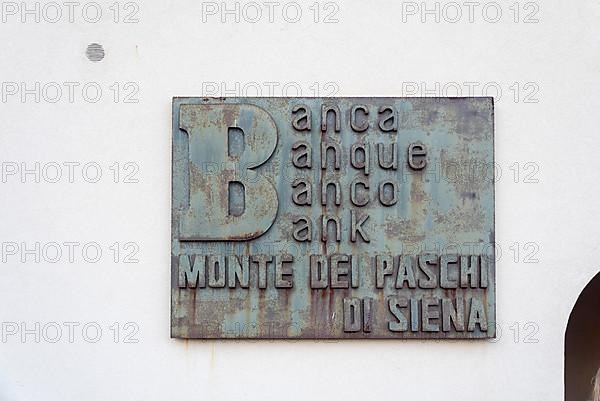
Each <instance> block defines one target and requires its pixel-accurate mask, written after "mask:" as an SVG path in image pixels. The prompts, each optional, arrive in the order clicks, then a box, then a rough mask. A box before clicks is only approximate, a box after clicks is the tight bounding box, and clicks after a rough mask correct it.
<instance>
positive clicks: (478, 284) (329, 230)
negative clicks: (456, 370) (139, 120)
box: [171, 97, 496, 339]
mask: <svg viewBox="0 0 600 401" xmlns="http://www.w3.org/2000/svg"><path fill="white" fill-rule="evenodd" d="M494 171H495V170H494V111H493V100H492V98H484V97H482V98H219V99H212V98H174V99H173V171H172V174H173V177H172V178H173V182H172V191H173V192H172V227H171V236H172V237H171V302H172V303H171V335H172V337H180V338H340V339H345V338H348V339H352V338H355V339H358V338H400V339H409V338H449V339H459V338H491V337H494V336H495V328H496V311H495V254H494Z"/></svg>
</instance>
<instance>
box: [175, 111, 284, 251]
mask: <svg viewBox="0 0 600 401" xmlns="http://www.w3.org/2000/svg"><path fill="white" fill-rule="evenodd" d="M179 121H180V123H179V125H180V128H181V129H182V130H184V131H186V132H187V133H188V137H189V152H188V154H189V164H188V165H189V191H190V192H189V199H190V203H189V208H188V209H187V210H186V211H183V213H182V216H181V223H180V227H179V232H180V240H182V241H241V240H249V239H252V238H256V237H258V236H260V235H262V234H264V233H265V232H266V231H267V230H268V229H269V227H271V225H272V224H273V222H274V221H275V217H276V215H277V208H278V200H277V192H276V190H275V187H274V186H273V184H271V183H270V182H269V181H268V180H267V179H266V178H265V177H263V176H261V175H258V174H254V175H253V176H252V178H251V179H249V178H248V173H249V170H252V169H254V168H256V167H258V166H260V165H262V164H263V163H265V162H266V161H267V160H269V158H270V157H271V155H272V154H273V152H274V151H275V147H276V146H277V127H276V125H275V122H274V121H273V119H272V118H271V116H270V115H269V114H268V113H267V112H266V111H265V110H263V109H261V108H259V107H256V106H252V105H240V104H227V105H210V104H207V105H203V104H184V105H182V106H181V109H180V115H179ZM231 129H236V130H238V132H239V131H241V133H243V140H242V141H236V143H237V144H238V145H239V146H238V148H239V149H238V151H237V152H233V151H232V149H233V148H234V146H233V145H234V144H230V143H229V139H230V135H229V132H230V130H231ZM238 139H240V138H238ZM232 183H235V184H234V185H237V188H238V189H239V188H241V189H242V192H241V194H243V196H242V197H241V199H242V200H243V206H242V207H241V209H242V211H241V212H240V213H234V212H232V210H231V208H230V206H231V202H232V201H231V198H232V196H233V195H234V194H233V193H232V191H231V190H230V189H231V188H232ZM238 195H240V194H238ZM238 200H239V199H238Z"/></svg>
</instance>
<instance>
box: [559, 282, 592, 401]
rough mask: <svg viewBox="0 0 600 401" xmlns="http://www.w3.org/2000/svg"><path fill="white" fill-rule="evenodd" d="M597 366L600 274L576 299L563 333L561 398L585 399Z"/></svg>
mask: <svg viewBox="0 0 600 401" xmlns="http://www.w3.org/2000/svg"><path fill="white" fill-rule="evenodd" d="M598 368H600V274H598V275H596V277H594V278H593V279H592V281H590V283H589V284H588V285H587V286H586V287H585V288H584V290H583V292H582V293H581V295H580V296H579V299H577V302H576V303H575V306H574V307H573V311H571V316H570V317H569V323H568V325H567V332H566V334H565V401H587V400H589V399H590V393H591V391H592V380H593V378H594V376H595V374H596V372H597V371H598Z"/></svg>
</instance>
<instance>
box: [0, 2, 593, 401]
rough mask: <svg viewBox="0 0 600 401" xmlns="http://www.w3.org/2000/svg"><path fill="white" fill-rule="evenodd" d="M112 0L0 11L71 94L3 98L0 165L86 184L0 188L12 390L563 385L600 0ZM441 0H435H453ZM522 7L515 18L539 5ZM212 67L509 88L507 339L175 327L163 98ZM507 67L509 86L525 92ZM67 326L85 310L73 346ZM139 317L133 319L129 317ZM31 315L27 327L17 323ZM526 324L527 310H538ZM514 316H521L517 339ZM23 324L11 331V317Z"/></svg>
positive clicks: (501, 119)
mask: <svg viewBox="0 0 600 401" xmlns="http://www.w3.org/2000/svg"><path fill="white" fill-rule="evenodd" d="M111 3H112V2H101V3H99V4H100V5H101V7H102V9H103V13H104V14H103V19H102V20H101V21H100V22H98V23H95V24H94V23H88V22H86V21H85V20H83V18H82V17H81V9H80V8H78V9H76V12H75V22H74V23H69V22H68V20H65V19H66V18H68V17H67V16H63V19H62V20H61V21H59V22H58V23H55V24H52V23H48V22H46V21H44V20H43V19H42V21H41V22H40V23H38V24H36V23H34V22H32V21H31V17H29V18H30V20H29V21H30V22H26V23H21V22H20V20H19V15H20V14H17V16H16V17H12V16H8V17H7V22H6V23H2V26H0V30H1V31H2V33H3V35H2V37H3V39H4V40H3V41H2V46H1V47H2V58H1V59H0V76H1V80H2V81H3V82H15V83H17V84H19V85H20V83H21V82H25V83H26V84H27V85H28V86H27V88H33V87H34V85H35V82H40V84H41V87H44V85H46V84H48V83H51V82H56V83H58V84H60V85H61V86H62V87H63V89H64V90H65V93H63V98H62V99H61V100H60V101H58V102H57V103H50V102H48V101H47V97H48V96H52V95H49V94H46V95H48V96H46V97H44V96H45V95H44V94H42V98H41V99H40V102H39V103H36V102H35V99H34V95H27V96H26V99H25V102H22V101H21V99H20V93H19V94H16V95H13V96H9V97H8V98H7V99H6V102H4V103H2V106H1V108H0V117H1V121H2V133H1V134H0V135H1V136H0V138H1V140H0V159H1V161H2V162H3V163H17V165H18V166H19V168H21V167H22V166H21V163H22V162H25V163H26V166H27V167H29V168H33V167H34V164H35V163H36V162H39V163H40V166H42V167H43V166H48V167H47V170H46V173H48V174H50V173H51V172H50V170H49V169H50V168H52V165H51V163H53V162H55V163H58V164H60V165H63V163H65V162H79V163H80V165H79V167H77V169H76V170H75V176H74V179H73V181H74V182H73V183H69V182H68V179H67V177H66V176H63V177H62V179H61V180H60V181H59V182H57V183H50V182H49V180H48V179H47V178H48V177H43V176H42V177H41V179H40V181H41V182H40V183H36V182H34V181H35V180H34V177H33V176H32V175H30V176H26V177H25V178H26V179H25V181H26V182H24V183H23V182H21V178H20V176H19V175H18V174H17V175H15V176H7V177H6V180H5V182H3V183H1V184H0V188H1V189H0V192H1V196H0V240H1V241H2V242H3V243H11V242H14V243H17V244H18V246H19V251H18V253H17V254H16V255H9V254H6V252H5V254H3V256H6V260H5V261H4V260H3V263H1V264H0V320H1V321H2V322H4V325H3V326H2V327H3V333H2V334H3V335H4V336H5V338H3V341H2V342H0V400H8V401H17V400H109V399H114V400H146V401H148V400H167V399H168V400H199V399H202V400H234V399H243V400H253V399H258V398H260V399H263V400H318V399H324V400H337V399H339V400H341V399H344V400H357V401H358V400H370V399H372V400H398V399H411V400H423V401H429V400H440V399H444V400H461V401H481V400H489V401H507V400H528V401H534V400H539V401H559V400H562V399H563V349H564V347H563V341H564V331H565V328H566V324H567V319H568V316H569V313H570V310H571V308H572V306H573V304H574V303H575V301H576V299H577V296H578V294H579V292H580V291H581V290H582V289H583V287H584V286H585V285H586V283H587V282H588V281H589V280H590V279H591V278H592V277H593V276H594V275H595V274H596V273H597V272H598V271H599V270H600V263H598V260H599V258H600V247H599V246H598V239H599V238H600V225H599V224H598V212H597V209H598V196H599V195H600V190H599V189H598V182H597V181H598V178H599V177H600V175H599V173H598V171H599V170H600V159H599V158H598V151H599V150H600V136H599V135H598V115H599V110H600V100H599V98H598V96H597V93H598V90H599V89H600V87H599V86H600V84H599V82H600V80H598V74H599V71H600V70H599V69H600V59H598V51H599V50H600V46H599V40H600V39H599V38H600V36H599V33H600V25H599V24H598V17H599V16H600V4H599V3H598V2H597V1H591V0H585V1H579V2H561V1H557V0H556V1H555V0H552V1H544V2H540V1H538V2H537V3H536V4H537V5H538V7H539V11H537V13H536V15H535V17H536V18H537V19H538V20H539V22H538V23H528V24H525V23H522V22H519V23H515V22H514V21H513V18H514V12H513V11H512V10H511V9H509V7H510V6H511V5H512V3H513V2H499V3H495V4H498V5H499V7H500V9H501V10H502V12H503V17H502V19H501V20H500V21H499V22H498V23H491V22H487V21H486V20H485V19H484V18H483V16H482V13H481V12H482V11H481V10H482V7H483V5H485V4H486V2H481V4H480V6H478V8H476V9H475V14H474V22H473V23H469V22H468V15H467V14H465V15H463V16H462V19H461V20H460V21H459V22H457V23H449V22H447V21H445V20H444V16H443V15H441V21H440V23H435V22H433V18H434V17H433V16H429V17H427V18H428V20H427V21H426V22H425V23H422V22H421V20H420V18H421V17H420V14H417V15H414V16H413V15H408V16H405V17H406V22H404V23H403V22H402V19H403V14H402V11H403V5H402V3H401V2H394V1H377V2H369V3H367V2H359V1H339V0H338V3H337V4H338V6H339V11H338V12H337V14H336V16H335V17H336V18H337V19H338V20H339V23H332V24H324V23H314V22H312V19H313V18H314V14H313V12H312V11H311V9H309V6H310V5H311V4H312V3H313V2H312V1H311V2H306V3H298V4H300V7H301V9H302V10H303V19H302V20H301V21H300V22H299V23H296V24H293V23H289V22H286V21H285V20H284V18H283V17H282V16H281V7H280V8H277V9H276V13H275V17H274V19H275V22H274V23H268V22H266V19H267V18H268V17H267V16H263V20H261V21H259V22H257V23H254V24H252V23H248V22H244V21H243V18H242V21H241V22H240V23H234V22H233V17H232V16H229V17H228V20H227V22H226V23H221V22H220V17H219V16H218V15H217V16H209V17H208V21H207V22H206V23H203V22H202V6H201V3H200V2H193V1H180V2H174V1H172V2H167V1H155V2H150V1H145V2H138V4H139V12H138V13H137V15H136V17H137V18H138V19H139V23H135V24H122V23H114V22H111V19H112V17H113V13H112V11H111V10H110V9H109V8H108V7H109V6H110V5H111ZM27 4H30V6H31V7H33V2H31V3H27ZM44 4H45V3H40V6H43V5H44ZM81 4H82V5H83V4H85V2H82V3H81ZM243 4H245V3H241V6H243ZM259 4H262V2H259ZM281 4H282V5H283V4H285V2H282V3H281ZM445 4H446V3H444V2H442V3H440V5H439V7H440V12H442V10H443V6H444V5H445ZM459 4H462V3H459ZM524 4H525V3H524V2H523V3H521V4H520V5H519V7H520V8H521V14H520V16H519V19H520V20H522V19H523V18H524V15H526V14H529V13H530V12H532V10H534V9H535V8H528V9H524V8H523V7H524ZM123 5H124V3H121V4H120V6H121V8H122V7H123ZM416 5H417V6H418V7H421V5H420V2H418V3H416ZM217 6H219V4H217ZM230 7H231V8H233V7H234V6H233V3H230ZM320 7H321V12H322V14H321V15H320V18H323V15H324V14H326V11H327V12H330V11H331V10H333V9H327V10H324V9H323V7H324V2H322V3H320ZM404 7H405V11H406V5H405V6H404ZM428 7H430V8H431V9H433V7H434V3H433V2H430V3H429V6H428ZM461 7H462V11H463V13H466V12H467V9H466V8H465V7H464V6H461ZM65 10H66V8H64V7H63V12H66V11H65ZM263 10H265V9H263ZM277 10H279V11H278V12H277ZM121 11H122V14H123V13H125V12H126V11H131V9H128V10H125V11H124V10H121ZM247 11H248V12H249V11H250V10H248V9H247ZM446 11H447V12H450V11H451V10H449V9H448V8H446ZM291 12H292V11H290V13H291ZM489 12H490V14H489V16H492V17H493V13H492V11H491V10H489ZM90 13H92V11H90ZM90 15H92V16H93V14H90ZM290 15H292V16H293V14H290ZM122 17H123V15H121V16H120V18H122ZM242 17H243V15H242ZM446 17H448V15H446ZM92 42H97V43H101V44H102V45H103V46H104V48H105V50H106V57H105V59H104V60H103V61H102V62H100V63H91V62H90V61H88V60H87V59H86V58H85V55H84V51H85V48H86V46H87V45H88V44H89V43H92ZM64 82H79V83H80V86H78V87H77V88H76V90H75V95H74V96H75V98H74V101H73V103H70V102H69V101H68V100H65V99H66V97H67V96H68V95H67V92H66V89H65V88H66V87H65V86H64V84H63V83H64ZM88 82H97V83H98V84H99V85H100V86H101V88H102V90H103V93H102V98H101V99H100V101H98V102H97V103H91V102H89V101H86V100H85V99H84V98H83V97H82V95H81V90H80V89H81V88H82V86H83V85H84V84H85V83H88ZM114 82H118V83H119V87H120V88H121V91H120V96H121V97H122V96H123V95H124V94H126V93H128V92H129V91H130V89H127V88H124V85H125V84H126V83H127V82H134V83H135V84H136V85H138V87H139V92H138V93H137V94H136V95H134V98H136V99H138V100H139V102H138V103H135V104H128V103H123V101H122V98H121V99H119V102H117V103H115V102H114V100H113V95H114V91H111V89H109V87H110V86H111V85H112V84H113V83H114ZM203 82H204V83H207V82H208V83H210V82H214V83H217V84H219V85H220V84H221V83H222V82H223V83H224V85H226V86H227V89H232V90H233V89H235V85H236V82H239V83H240V84H239V85H240V88H243V87H244V85H245V84H248V83H251V82H255V83H259V84H260V86H261V87H262V88H263V94H264V95H267V94H268V87H267V86H266V84H264V83H265V82H277V83H279V86H278V89H276V90H275V94H276V95H283V93H282V92H281V88H282V86H283V85H284V84H286V83H290V82H296V83H298V85H299V86H300V87H301V88H302V90H303V94H304V95H309V96H310V95H314V93H313V92H312V90H311V89H309V87H311V86H312V85H314V83H315V82H318V83H319V86H320V87H321V93H320V94H322V95H326V94H328V92H327V91H323V85H324V84H325V83H326V82H334V83H335V84H336V85H337V87H338V88H339V90H338V92H337V93H336V95H337V96H400V95H403V94H410V93H406V92H407V89H411V88H412V87H413V86H411V84H410V83H417V84H420V83H422V82H423V83H426V84H427V89H428V90H434V89H435V83H436V82H439V83H440V88H442V87H444V85H446V84H449V83H458V84H459V85H460V86H461V87H462V88H463V91H464V92H463V95H469V93H468V92H467V89H468V87H467V86H466V85H465V84H464V83H467V82H477V83H478V86H476V89H475V91H474V93H472V94H474V95H482V94H483V95H485V94H486V93H482V91H481V89H482V87H483V86H484V85H485V84H490V83H495V84H491V86H490V85H488V87H490V92H488V93H487V94H489V95H494V93H493V89H492V88H494V87H500V88H501V89H502V96H501V97H500V98H499V99H497V101H496V161H497V163H498V165H499V167H500V168H501V171H502V176H501V178H500V180H499V181H498V183H497V187H496V232H497V237H496V238H497V242H498V244H499V245H500V247H501V249H502V252H503V253H502V257H501V259H500V260H499V261H498V263H497V311H498V321H499V326H500V330H501V337H500V338H499V340H498V341H475V342H469V341H453V342H422V341H337V342H336V341H331V342H330V341H328V342H324V341H320V342H315V341H296V342H291V341H288V342H286V341H271V342H269V341H255V342H250V341H238V342H235V341H227V342H223V341H182V340H174V339H170V338H169V307H170V303H169V294H170V287H169V280H170V273H169V252H170V249H169V247H170V245H169V242H170V236H169V230H170V225H169V219H170V168H171V165H170V146H171V108H170V107H171V97H172V96H199V95H202V94H203ZM515 82H518V84H517V85H518V87H519V88H520V91H519V99H517V101H515V99H514V96H515V90H514V89H512V90H511V86H512V87H513V88H516V87H514V86H513V85H514V83H515ZM403 83H404V85H403ZM407 83H409V84H407ZM527 83H531V85H533V86H531V85H530V86H528V87H525V84H527ZM471 85H473V84H471ZM7 88H8V87H7ZM247 88H248V86H247ZM446 88H447V89H448V91H449V92H447V93H440V92H437V94H439V95H444V94H448V95H455V92H453V91H452V90H451V89H450V88H449V86H446ZM534 88H538V90H537V91H536V93H535V94H534V95H533V97H532V98H531V99H529V100H533V99H536V100H538V102H537V103H526V102H524V99H523V96H524V95H525V94H528V93H531V92H532V90H533V89H534ZM204 89H206V85H205V86H204ZM19 90H20V89H19ZM249 90H250V89H249ZM90 93H91V92H90ZM223 94H225V93H223ZM238 94H243V93H240V92H239V91H238ZM247 94H248V95H255V94H256V93H255V92H254V91H250V92H248V93H247ZM288 94H289V95H292V96H293V95H294V92H293V91H291V92H289V93H288ZM418 94H421V95H424V94H425V93H423V92H422V91H421V92H420V93H418ZM427 94H428V95H432V94H435V93H431V92H429V93H427ZM227 95H232V93H228V94H227ZM90 162H95V163H98V165H100V167H101V168H102V173H103V176H102V178H101V179H100V181H99V182H97V183H88V182H86V180H85V179H84V178H83V177H82V175H81V167H82V166H83V165H84V164H86V163H90ZM115 162H119V163H120V169H121V176H120V177H119V180H118V181H120V182H119V183H115V182H114V179H113V178H114V171H113V170H111V169H110V168H109V167H110V166H112V165H113V164H114V163H115ZM126 162H133V163H136V165H137V166H139V171H138V172H137V173H136V174H135V178H137V179H138V180H139V182H138V183H123V182H122V181H123V179H124V177H123V173H124V172H125V173H126V172H129V171H131V170H126V171H125V170H124V163H126ZM515 162H518V163H520V170H521V171H520V172H521V174H520V177H519V180H518V181H519V182H514V171H513V170H511V169H510V167H511V166H513V165H514V163H515ZM528 162H531V163H536V165H537V166H538V167H539V171H538V172H537V173H536V174H535V176H534V177H533V178H536V179H538V180H539V182H538V183H525V182H523V181H524V173H528V172H530V171H532V170H527V171H525V170H523V167H524V165H525V163H528ZM5 166H6V164H5ZM42 167H41V168H42ZM62 168H63V170H62V172H63V174H65V175H66V174H67V173H68V170H67V168H66V167H65V166H64V165H63V167H62ZM88 173H89V174H90V176H93V172H92V171H91V170H90V171H88ZM52 176H53V175H52ZM88 178H89V176H88ZM69 241H72V242H78V243H80V244H81V245H80V247H79V248H77V250H76V253H75V256H74V262H73V263H71V262H69V261H68V256H67V255H66V254H65V255H63V257H62V259H61V261H60V262H58V263H49V262H48V261H47V260H44V257H43V256H44V255H42V257H41V260H40V262H39V263H36V262H35V260H34V258H35V255H27V254H23V252H22V251H23V249H22V243H25V244H26V246H28V247H29V248H33V247H34V246H35V243H36V242H39V243H40V246H41V247H43V246H44V245H46V244H48V243H52V242H56V243H59V244H64V243H65V242H69ZM91 242H95V243H97V244H99V246H100V247H101V249H102V252H103V256H102V259H101V260H100V262H98V263H88V262H86V261H85V260H84V259H83V257H82V256H81V247H82V246H83V244H86V243H91ZM115 242H118V243H119V244H120V247H121V253H120V255H119V257H118V262H117V263H115V262H114V261H113V257H114V252H113V251H112V250H111V249H110V248H109V247H110V246H111V245H112V244H113V243H115ZM127 242H134V243H136V244H137V246H138V247H139V251H138V252H137V254H136V258H137V259H139V262H138V263H131V264H128V263H123V258H124V256H125V253H126V252H125V251H124V250H123V249H122V247H123V244H125V243H127ZM515 242H519V243H520V245H521V252H520V255H519V261H518V262H517V263H515V261H514V260H513V258H514V252H513V251H511V250H510V249H509V248H510V247H511V245H513V244H514V243H515ZM525 243H535V244H537V246H538V247H539V251H538V252H537V254H536V255H535V258H537V259H538V260H539V262H537V263H524V261H523V258H524V256H525V254H526V253H528V252H525V251H524V250H523V248H522V247H523V245H524V244H525ZM61 248H62V250H63V251H66V249H67V248H66V247H65V246H64V245H61ZM47 249H49V248H47ZM22 256H23V257H25V262H22V261H21V257H22ZM46 256H47V255H46ZM36 322H39V323H40V328H39V329H37V330H36V329H35V327H36V326H35V324H36ZM52 322H54V323H56V325H54V324H53V323H52ZM67 322H74V323H73V324H75V323H77V324H79V326H74V334H73V342H70V341H69V338H68V336H69V332H68V327H67V324H69V323H67ZM115 322H116V323H118V326H119V328H120V335H119V338H118V341H117V343H115V342H114V337H113V336H114V333H115V328H116V326H114V323H115ZM127 322H133V323H134V324H135V326H127V327H124V325H125V324H126V323H127ZM23 323H24V324H25V325H26V326H25V328H26V329H29V330H33V332H34V334H27V335H25V338H24V339H23V338H22V334H23V333H22V329H23V326H22V324H23ZM89 323H93V324H94V325H97V326H94V327H100V328H101V329H102V335H101V337H100V338H99V340H98V342H96V343H91V342H90V341H89V338H90V337H91V338H93V337H95V330H94V327H92V326H90V325H88V326H87V327H91V328H89V331H88V336H89V337H88V340H86V338H85V337H84V336H83V334H82V332H81V329H82V327H83V326H84V325H85V324H89ZM527 323H533V324H535V326H531V325H530V326H527V328H526V327H525V325H526V324H527ZM515 324H516V325H517V326H518V327H519V328H520V333H519V338H518V339H517V341H516V342H515V337H514V336H515V331H516V327H517V326H515ZM56 326H59V327H62V337H61V338H60V339H59V340H58V341H57V342H56V343H52V342H51V341H50V340H52V339H53V338H54V337H55V331H53V330H54V329H53V328H55V327H56ZM15 327H16V328H17V330H18V332H17V333H16V334H9V331H11V330H13V329H14V328H15ZM44 327H46V331H45V332H44ZM110 327H112V328H113V329H111V328H110ZM132 327H137V328H139V331H137V333H135V334H134V335H133V337H132V339H136V340H138V342H137V343H127V342H125V339H124V335H125V334H127V333H131V332H132ZM511 327H512V329H511ZM532 327H538V328H539V330H538V331H537V333H536V334H534V335H533V337H531V339H532V340H537V343H532V342H526V341H525V336H526V335H527V334H528V333H531V332H532V330H533V329H532ZM35 331H37V332H38V333H39V335H40V340H39V342H36V338H35V336H36V335H35Z"/></svg>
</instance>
